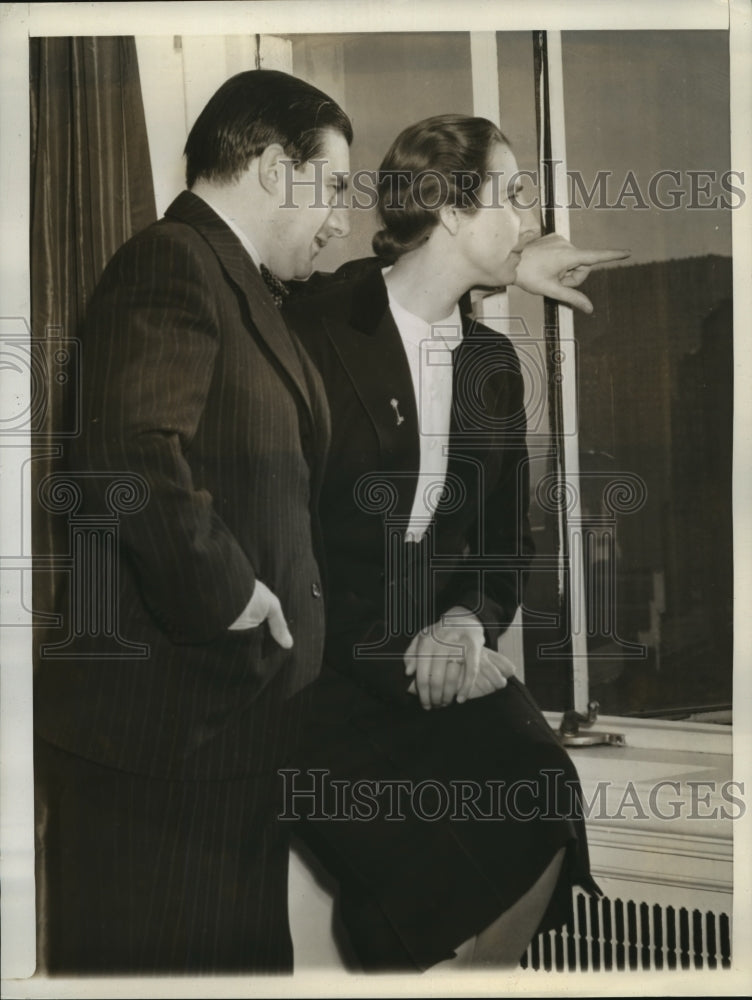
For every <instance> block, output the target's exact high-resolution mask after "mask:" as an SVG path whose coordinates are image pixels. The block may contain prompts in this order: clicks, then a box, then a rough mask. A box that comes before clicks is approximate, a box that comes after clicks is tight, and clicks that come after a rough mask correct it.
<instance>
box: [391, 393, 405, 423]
mask: <svg viewBox="0 0 752 1000" xmlns="http://www.w3.org/2000/svg"><path fill="white" fill-rule="evenodd" d="M389 405H390V406H391V408H392V409H393V410H394V415H395V416H396V418H397V426H398V427H399V425H400V424H403V423H404V422H405V418H404V417H403V416H402V414H401V413H400V411H399V400H398V399H390V400H389Z"/></svg>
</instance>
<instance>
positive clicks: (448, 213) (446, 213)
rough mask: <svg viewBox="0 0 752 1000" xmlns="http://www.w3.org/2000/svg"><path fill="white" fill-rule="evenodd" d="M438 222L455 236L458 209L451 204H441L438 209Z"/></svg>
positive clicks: (457, 227)
mask: <svg viewBox="0 0 752 1000" xmlns="http://www.w3.org/2000/svg"><path fill="white" fill-rule="evenodd" d="M439 222H440V223H441V225H442V226H443V227H444V228H445V229H446V230H447V231H448V232H450V233H451V234H452V236H456V235H457V231H458V230H459V228H460V209H459V208H455V207H454V206H453V205H442V206H441V208H440V209H439Z"/></svg>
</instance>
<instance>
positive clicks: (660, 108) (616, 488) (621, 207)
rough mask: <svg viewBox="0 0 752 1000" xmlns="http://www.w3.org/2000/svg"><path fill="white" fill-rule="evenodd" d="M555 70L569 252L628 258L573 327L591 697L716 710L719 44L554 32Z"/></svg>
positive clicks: (724, 114) (605, 702) (594, 283)
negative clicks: (558, 72)
mask: <svg viewBox="0 0 752 1000" xmlns="http://www.w3.org/2000/svg"><path fill="white" fill-rule="evenodd" d="M563 59H564V103H565V115H566V136H567V167H568V170H569V172H570V175H574V177H573V183H572V184H571V186H570V192H569V200H570V205H571V209H570V220H571V233H572V240H573V242H574V243H576V244H577V245H579V246H595V247H609V246H610V247H626V248H629V249H631V251H632V257H631V259H630V260H629V262H628V263H627V264H626V265H623V266H612V267H609V268H606V269H604V270H601V271H598V272H596V273H594V274H593V275H591V276H590V278H589V279H588V282H587V286H586V287H587V293H588V295H589V296H590V298H591V299H592V301H593V304H594V307H595V311H594V313H593V315H592V316H585V315H583V314H582V313H577V314H576V319H575V330H576V340H577V350H578V370H579V376H578V392H579V445H580V463H581V469H582V479H581V501H582V507H583V535H584V546H585V549H584V555H585V565H584V569H585V580H586V600H587V624H588V633H589V636H588V649H589V669H590V694H591V697H595V698H596V699H597V700H598V701H600V703H601V708H602V711H604V712H615V713H616V712H635V713H639V712H655V713H659V712H660V713H670V712H673V711H674V710H677V709H681V708H683V707H685V706H695V707H701V706H714V705H718V704H724V703H729V702H730V699H731V668H732V647H731V634H732V633H731V620H732V576H731V574H732V539H731V440H732V436H731V431H732V412H733V402H732V325H731V321H732V310H731V295H732V288H731V259H730V257H731V238H730V224H731V219H730V208H729V206H733V205H734V204H737V203H738V201H739V198H738V196H734V194H733V192H730V191H729V190H728V189H724V184H723V178H724V177H725V178H726V180H727V181H728V179H729V178H728V174H727V172H728V171H729V168H730V161H729V105H728V92H729V71H728V36H727V34H726V33H723V32H709V31H695V32H689V31H685V32H683V31H675V32H611V33H606V32H582V33H565V34H564V36H563ZM664 171H671V173H661V172H664ZM588 203H590V207H589V208H587V207H585V206H586V205H587V204H588ZM724 205H725V206H726V207H724Z"/></svg>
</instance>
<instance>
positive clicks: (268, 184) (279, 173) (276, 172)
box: [258, 142, 292, 194]
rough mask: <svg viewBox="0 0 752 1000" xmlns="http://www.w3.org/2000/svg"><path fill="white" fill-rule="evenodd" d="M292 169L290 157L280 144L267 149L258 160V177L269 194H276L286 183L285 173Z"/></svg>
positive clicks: (274, 143) (273, 144) (275, 143)
mask: <svg viewBox="0 0 752 1000" xmlns="http://www.w3.org/2000/svg"><path fill="white" fill-rule="evenodd" d="M284 161H287V162H284ZM291 169H292V166H291V164H290V158H289V156H288V155H287V153H285V151H284V149H283V148H282V146H280V144H279V143H278V142H273V143H272V144H271V145H270V146H267V147H266V149H265V150H264V151H263V153H262V154H261V156H259V159H258V176H259V183H260V184H261V187H262V188H263V189H264V190H265V191H267V192H268V193H269V194H276V193H277V192H278V191H279V188H280V185H281V184H283V183H284V179H285V171H286V170H291Z"/></svg>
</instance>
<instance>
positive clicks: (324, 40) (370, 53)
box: [291, 32, 473, 271]
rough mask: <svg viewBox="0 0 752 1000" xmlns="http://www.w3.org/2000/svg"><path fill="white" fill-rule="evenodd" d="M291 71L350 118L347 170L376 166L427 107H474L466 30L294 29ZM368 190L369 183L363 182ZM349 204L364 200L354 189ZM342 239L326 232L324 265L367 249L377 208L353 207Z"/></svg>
mask: <svg viewBox="0 0 752 1000" xmlns="http://www.w3.org/2000/svg"><path fill="white" fill-rule="evenodd" d="M291 38H292V51H293V73H294V74H295V75H296V76H299V77H301V78H302V79H304V80H308V81H309V82H310V83H312V84H314V86H317V87H320V88H321V89H322V90H323V91H324V92H325V93H327V94H330V95H331V96H332V97H333V98H335V100H338V101H340V102H341V104H342V106H343V107H344V108H345V110H346V111H347V113H348V114H349V116H350V118H351V119H352V123H353V128H354V131H355V138H354V140H353V144H352V148H351V151H350V159H351V166H352V171H353V173H355V172H357V171H360V170H367V171H373V170H377V169H378V166H379V164H380V163H381V161H382V159H383V157H384V154H385V153H386V151H387V149H388V148H389V146H390V145H391V144H392V141H393V140H394V139H395V138H396V137H397V134H398V133H399V132H401V130H402V129H403V128H405V127H406V126H407V125H410V124H412V123H413V122H416V121H419V120H420V119H421V118H427V117H428V116H429V115H439V114H445V113H446V112H456V113H458V114H472V112H473V91H472V74H471V70H470V36H469V34H467V33H466V32H465V33H455V32H427V33H423V32H421V33H415V34H412V33H400V32H394V33H388V34H387V33H374V34H369V35H347V34H342V35H293V36H291ZM364 188H367V189H369V190H371V191H372V190H373V184H371V185H370V187H369V184H368V182H367V181H365V182H364ZM352 198H353V204H354V203H355V201H356V200H357V201H358V203H360V204H366V203H367V202H368V201H369V198H368V194H367V193H365V192H364V193H361V194H360V195H359V194H358V192H357V190H353V192H352ZM349 221H350V225H351V233H350V236H349V238H348V239H347V240H332V241H331V242H330V243H329V245H328V246H327V247H326V249H325V250H323V251H322V253H321V255H320V256H319V257H318V259H317V267H319V268H320V269H321V270H322V271H328V270H335V269H336V268H337V267H339V265H340V264H343V263H344V262H345V261H347V260H352V259H356V258H359V257H369V256H371V254H372V253H373V251H372V249H371V238H372V237H373V234H374V233H375V232H376V230H377V228H378V220H377V216H376V212H375V210H371V211H367V210H364V209H362V208H360V209H358V208H353V209H352V210H351V212H350V220H349Z"/></svg>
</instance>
